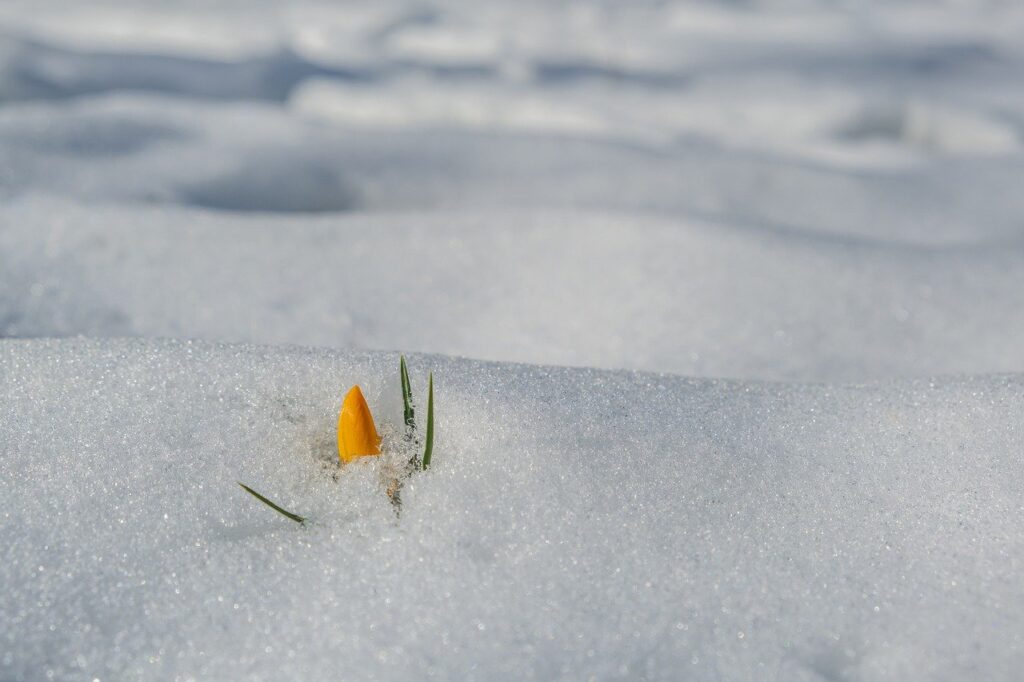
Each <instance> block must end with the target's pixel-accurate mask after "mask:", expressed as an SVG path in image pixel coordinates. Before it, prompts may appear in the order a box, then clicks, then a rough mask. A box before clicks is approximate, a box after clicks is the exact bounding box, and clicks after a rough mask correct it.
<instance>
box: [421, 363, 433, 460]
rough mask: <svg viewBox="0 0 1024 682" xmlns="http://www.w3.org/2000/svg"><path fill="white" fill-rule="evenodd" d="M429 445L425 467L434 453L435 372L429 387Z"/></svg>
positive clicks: (425, 449) (424, 456) (425, 454)
mask: <svg viewBox="0 0 1024 682" xmlns="http://www.w3.org/2000/svg"><path fill="white" fill-rule="evenodd" d="M427 392H428V395H427V445H426V447H425V448H424V450H423V468H424V469H426V468H427V467H429V466H430V456H431V455H432V454H434V373H433V372H431V373H430V384H429V388H428V389H427Z"/></svg>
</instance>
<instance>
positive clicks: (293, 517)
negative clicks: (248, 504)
mask: <svg viewBox="0 0 1024 682" xmlns="http://www.w3.org/2000/svg"><path fill="white" fill-rule="evenodd" d="M238 485H240V486H242V490H244V491H245V492H247V493H249V494H250V495H252V496H253V497H255V498H256V499H257V500H259V501H260V502H262V503H263V504H265V505H267V506H268V507H270V508H271V509H273V510H274V511H276V512H277V513H278V514H281V515H283V516H287V517H288V518H289V519H291V520H292V521H295V522H296V523H305V522H306V519H305V518H304V517H302V516H299V515H298V514H293V513H291V512H290V511H288V510H287V509H284V508H282V507H279V506H277V505H276V504H274V503H273V502H271V501H270V500H268V499H267V498H265V497H263V496H262V495H260V494H259V493H258V492H256V491H255V490H253V489H252V488H250V487H249V486H247V485H245V484H244V483H239V484H238Z"/></svg>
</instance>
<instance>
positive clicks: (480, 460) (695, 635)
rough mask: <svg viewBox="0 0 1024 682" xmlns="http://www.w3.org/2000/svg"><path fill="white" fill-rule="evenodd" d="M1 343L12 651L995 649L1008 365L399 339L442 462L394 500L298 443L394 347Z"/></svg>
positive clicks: (355, 654)
mask: <svg viewBox="0 0 1024 682" xmlns="http://www.w3.org/2000/svg"><path fill="white" fill-rule="evenodd" d="M0 352H2V355H0V370H2V374H0V376H2V377H3V378H2V381H3V394H4V395H5V396H6V397H7V398H6V400H5V401H4V402H5V404H4V406H3V412H2V415H3V416H2V420H0V424H3V426H2V431H0V438H2V443H3V448H4V450H3V458H2V459H0V473H2V476H0V495H2V499H3V500H4V512H3V520H4V525H3V531H2V532H3V535H2V537H0V546H2V547H3V559H4V560H3V561H2V562H0V578H2V583H3V585H4V586H5V593H6V594H5V601H6V604H5V609H4V620H3V621H2V622H3V623H4V626H3V629H2V631H0V632H2V637H3V640H2V641H3V642H4V648H5V650H6V653H5V654H4V658H3V666H4V667H3V668H2V670H4V673H3V675H4V677H5V678H6V679H33V678H35V677H37V676H39V673H40V671H42V670H46V671H47V672H50V671H52V672H53V674H54V675H55V676H56V677H58V678H74V677H82V678H90V677H92V676H95V677H99V678H100V679H107V678H108V677H109V678H111V679H118V678H123V677H132V678H134V677H140V678H146V679H175V678H190V677H191V678H195V679H229V678H230V679H267V680H272V679H283V678H301V679H339V678H341V679H350V678H364V677H365V678H377V677H385V678H392V679H410V678H421V677H424V676H430V675H433V676H435V677H439V678H442V679H489V678H494V677H498V678H508V679H513V678H515V679H552V678H561V677H564V678H567V679H587V678H589V677H592V676H593V677H597V678H630V679H635V678H638V677H649V678H660V679H679V678H680V677H683V678H694V679H720V678H727V679H765V678H771V677H777V678H778V679H787V680H790V679H894V680H895V679H908V678H933V679H967V678H984V679H997V678H1002V679H1012V677H1013V676H1014V675H1015V674H1016V671H1017V670H1018V669H1019V668H1018V664H1019V662H1020V657H1021V646H1022V642H1021V631H1020V628H1019V624H1020V613H1021V611H1022V609H1024V593H1022V591H1021V584H1020V579H1019V576H1020V571H1021V568H1022V560H1024V543H1022V540H1021V533H1020V514H1021V511H1022V510H1024V491H1022V489H1021V486H1020V485H1019V484H1018V483H1019V471H1020V459H1019V453H1020V451H1021V448H1022V446H1024V442H1022V441H1024V428H1022V427H1021V421H1020V414H1021V410H1022V408H1024V398H1022V395H1024V393H1022V391H1024V381H1022V380H1021V378H1020V377H1015V376H1006V377H989V378H984V379H955V380H954V379H950V380H944V381H933V382H908V383H883V384H874V385H869V386H861V387H855V388H836V387H828V386H806V385H781V384H759V383H753V382H723V381H712V380H695V379H685V378H679V377H673V376H669V375H653V374H633V373H627V372H609V371H597V370H578V369H577V370H573V369H558V368H549V367H538V366H528V365H511V364H507V363H500V364H488V363H480V362H475V361H469V360H455V359H447V358H443V357H438V356H417V357H414V358H412V360H411V371H412V374H413V377H414V382H416V380H417V379H420V378H421V375H422V374H423V371H424V370H425V369H426V368H427V367H433V368H434V369H435V371H436V379H437V397H436V399H437V404H438V405H439V407H440V409H439V410H438V430H437V433H438V442H437V449H436V452H435V461H436V466H435V468H433V469H432V470H430V471H428V472H427V473H426V474H423V475H421V476H417V477H416V478H415V479H413V482H412V484H411V485H409V486H408V487H407V488H406V489H405V490H404V492H403V511H402V514H401V517H400V518H396V517H395V514H394V512H393V511H392V509H391V506H390V503H389V502H388V501H387V498H386V496H385V495H384V494H383V493H382V489H381V483H380V481H379V479H378V478H377V474H376V471H375V467H376V466H377V464H376V463H369V464H359V465H354V466H349V467H346V468H345V469H344V470H343V471H342V472H341V473H340V474H339V475H337V480H334V479H333V478H332V475H331V474H332V472H334V468H333V465H329V466H325V461H326V460H329V459H331V458H332V457H333V428H334V424H335V418H336V413H337V409H338V406H339V402H340V394H339V387H342V386H347V385H349V384H351V383H353V382H355V381H359V382H361V383H362V385H363V386H364V388H365V389H366V395H367V399H368V400H369V402H370V404H371V408H373V409H374V410H375V412H377V414H378V415H381V414H385V413H387V412H388V411H389V410H390V411H392V412H397V411H398V410H399V409H400V393H399V392H398V390H397V386H395V384H396V383H397V381H396V379H395V375H396V374H397V372H396V365H397V356H395V355H391V354H379V353H374V354H355V353H351V352H348V353H337V352H332V351H312V350H298V349H297V350H285V349H279V348H278V349H272V348H265V347H252V346H212V345H207V344H203V343H196V342H193V343H182V342H175V341H143V340H138V341H106V342H104V341H87V340H77V341H31V340H30V341H9V342H7V343H5V344H4V345H3V346H2V351H0ZM418 387H419V388H420V389H421V387H422V381H419V382H418ZM389 405H390V406H389ZM392 423H395V422H392ZM55 426H56V428H55ZM236 480H244V481H246V482H248V483H250V484H251V485H253V486H254V487H256V488H257V489H258V490H262V491H263V492H265V493H267V494H271V495H272V496H273V497H274V498H276V499H277V500H278V501H279V502H281V503H282V504H285V505H286V506H288V507H290V508H292V509H293V510H295V511H298V512H300V513H302V514H306V515H309V516H311V517H313V518H314V519H315V520H316V524H315V525H314V526H312V527H311V528H309V529H308V530H303V529H300V528H299V527H297V526H296V525H295V524H293V523H292V522H290V521H287V520H284V519H282V518H280V517H278V516H276V515H275V514H273V513H272V512H269V511H267V510H265V509H264V508H262V507H260V506H259V505H258V504H257V503H255V502H254V501H253V500H252V499H251V498H249V497H248V496H247V495H246V494H245V493H243V492H242V491H241V490H239V489H238V488H237V487H236V486H235V481H236Z"/></svg>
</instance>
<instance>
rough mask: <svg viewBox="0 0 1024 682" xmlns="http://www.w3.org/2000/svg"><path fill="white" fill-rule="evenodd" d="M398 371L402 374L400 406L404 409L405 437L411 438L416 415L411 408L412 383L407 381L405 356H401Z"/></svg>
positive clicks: (414, 428) (407, 369) (407, 368)
mask: <svg viewBox="0 0 1024 682" xmlns="http://www.w3.org/2000/svg"><path fill="white" fill-rule="evenodd" d="M399 369H400V370H401V373H402V405H403V406H404V407H405V435H406V438H412V434H413V431H415V430H416V413H415V412H414V411H413V407H412V383H411V382H410V381H409V367H408V365H406V364H405V356H404V355H403V356H401V364H400V366H399Z"/></svg>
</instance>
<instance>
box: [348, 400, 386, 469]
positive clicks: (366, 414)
mask: <svg viewBox="0 0 1024 682" xmlns="http://www.w3.org/2000/svg"><path fill="white" fill-rule="evenodd" d="M379 454H380V436H379V435H377V427H376V426H374V424H373V415H372V414H371V413H370V407H369V405H367V404H366V399H365V398H363V392H362V391H361V390H360V389H359V386H358V385H356V386H353V387H352V389H351V390H350V391H349V392H348V395H346V396H345V400H344V402H343V403H342V404H341V413H340V414H339V415H338V457H339V458H340V459H341V461H342V462H344V463H346V464H347V463H349V462H351V461H352V460H354V459H356V458H358V457H366V456H371V455H379Z"/></svg>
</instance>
